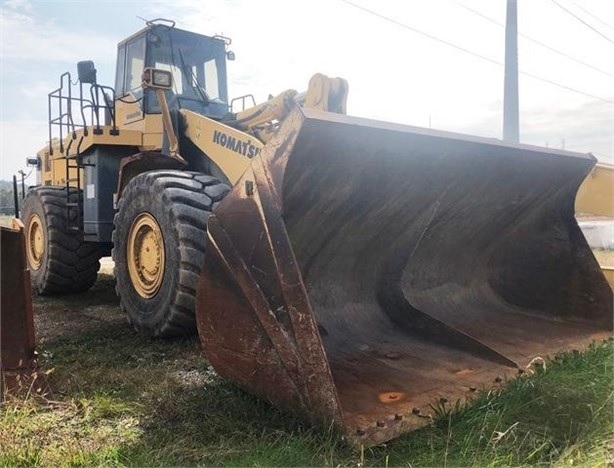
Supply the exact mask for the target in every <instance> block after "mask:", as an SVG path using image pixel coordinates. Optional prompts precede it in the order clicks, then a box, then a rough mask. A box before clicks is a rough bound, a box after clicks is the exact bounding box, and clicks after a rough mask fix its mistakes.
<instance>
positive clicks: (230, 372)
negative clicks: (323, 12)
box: [22, 20, 612, 444]
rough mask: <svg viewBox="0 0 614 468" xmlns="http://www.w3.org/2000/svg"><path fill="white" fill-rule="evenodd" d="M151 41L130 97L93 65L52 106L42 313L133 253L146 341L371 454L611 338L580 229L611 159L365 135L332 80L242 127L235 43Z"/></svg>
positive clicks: (30, 240)
mask: <svg viewBox="0 0 614 468" xmlns="http://www.w3.org/2000/svg"><path fill="white" fill-rule="evenodd" d="M174 26H175V25H174V23H173V22H169V21H166V20H154V21H151V22H148V23H147V27H146V28H144V29H143V30H142V31H139V32H138V33H136V34H134V35H133V36H131V37H130V38H128V39H126V40H125V41H123V42H121V43H120V44H119V46H118V55H117V74H116V82H115V87H114V88H110V87H105V86H101V85H99V84H98V83H97V82H96V70H95V67H94V65H93V63H92V62H87V61H86V62H80V63H79V64H78V71H79V80H78V85H77V88H78V89H73V88H74V87H73V86H71V84H70V83H71V79H72V78H71V76H70V75H69V74H65V75H63V76H62V78H61V83H60V87H59V88H58V89H57V90H55V91H53V92H52V93H50V94H49V105H50V115H49V121H50V131H49V145H48V146H46V147H45V148H43V149H42V150H41V151H40V152H39V153H38V155H37V158H36V159H34V160H32V161H31V163H32V164H35V165H36V166H37V167H38V183H39V185H38V186H37V187H35V188H33V189H32V190H30V192H29V194H28V196H27V199H26V200H25V203H24V208H23V213H22V218H23V220H24V223H25V226H26V227H25V232H26V236H27V238H26V241H27V242H26V245H27V259H28V264H29V267H30V270H31V275H32V279H33V282H34V286H35V288H36V289H37V290H38V292H39V293H41V294H55V293H64V292H71V291H83V290H86V289H87V288H88V287H90V286H91V285H92V283H93V282H94V281H95V278H96V271H97V268H98V259H99V258H100V256H102V255H108V254H109V253H112V256H113V259H114V261H115V277H116V282H117V286H116V289H117V293H118V295H119V298H120V303H121V306H122V308H123V309H124V310H125V311H126V314H127V316H128V318H129V320H130V322H131V323H132V324H133V326H134V327H135V328H136V329H137V330H138V331H139V332H142V333H145V334H148V335H152V336H169V335H177V334H183V333H187V332H189V331H190V330H192V329H193V328H194V326H195V324H196V326H197V328H198V333H199V335H200V338H201V342H202V345H203V348H204V350H205V352H206V354H207V357H208V359H209V361H210V362H211V364H212V365H213V366H214V367H215V369H216V370H217V371H218V372H219V374H220V375H221V376H222V377H224V378H225V379H228V380H229V381H232V382H234V383H236V384H237V385H239V386H241V387H243V388H245V389H247V390H248V391H250V392H252V393H254V394H256V395H259V396H260V397H262V398H264V399H267V400H269V401H271V402H273V403H274V404H276V405H279V406H282V407H287V408H291V409H294V410H295V411H298V412H301V413H303V414H305V415H306V416H307V417H309V418H311V419H313V420H315V421H319V422H323V423H326V424H331V423H332V424H333V425H334V426H335V427H337V428H339V429H341V430H342V431H343V433H344V434H345V435H346V436H347V437H348V439H349V440H351V441H352V442H355V443H357V444H376V443H380V442H383V441H386V440H389V439H391V438H393V437H395V436H397V435H398V434H400V433H402V432H404V431H407V430H411V429H414V428H417V427H420V426H422V425H424V424H426V423H428V422H429V420H430V417H431V413H432V411H431V409H430V408H431V406H430V405H433V404H434V403H436V402H438V401H439V402H440V404H448V403H446V402H450V404H451V403H452V402H454V401H455V400H458V399H461V400H462V399H465V398H468V397H469V396H470V395H471V392H472V391H474V390H476V389H477V388H480V387H483V386H489V385H491V384H492V382H494V381H496V380H499V379H502V378H504V377H505V376H506V375H513V374H516V373H518V372H519V371H522V370H523V369H524V368H525V366H527V364H528V363H529V362H530V361H531V360H532V359H534V358H536V357H545V356H547V355H549V354H552V353H554V352H557V351H559V350H562V349H568V348H570V347H575V346H581V345H583V344H586V343H588V342H590V340H592V339H598V338H603V337H606V336H608V335H609V334H610V333H611V330H612V291H611V289H610V288H609V287H608V284H607V283H606V281H605V279H604V277H603V275H602V273H601V271H600V269H599V265H598V264H597V262H596V260H595V258H594V257H593V255H592V253H591V251H590V249H589V247H588V245H587V243H586V241H585V239H584V237H583V235H582V233H581V231H580V229H579V228H578V225H577V223H576V221H575V219H574V198H575V195H576V191H577V189H578V187H579V186H580V184H581V183H582V181H583V179H584V178H585V176H586V175H587V174H588V173H589V172H590V171H591V169H592V167H593V166H594V165H595V159H594V158H593V157H592V156H590V155H584V154H577V153H571V152H566V151H555V150H552V149H545V148H537V147H529V146H523V145H508V144H503V143H502V142H500V141H497V140H494V139H483V138H477V137H471V136H466V135H459V134H453V133H447V132H440V131H434V130H426V129H422V128H415V127H409V126H404V125H398V124H391V123H385V122H378V121H370V120H365V119H359V118H352V117H348V116H346V115H344V114H345V104H346V97H347V91H348V88H347V83H346V82H345V80H342V79H338V78H337V79H330V78H327V77H325V76H324V75H319V74H317V75H314V76H313V77H312V79H311V80H310V82H309V85H308V87H307V91H306V92H305V93H297V92H296V91H293V90H289V91H285V92H283V93H281V94H280V95H278V96H277V97H275V98H272V99H270V100H269V101H267V102H265V103H263V104H260V105H258V106H253V107H251V108H242V109H240V110H238V109H233V104H234V105H240V104H245V103H246V102H248V101H249V100H250V98H249V97H242V98H239V99H235V100H233V101H229V99H228V91H227V80H226V60H227V59H231V58H234V57H233V54H232V53H231V52H230V51H228V50H227V47H228V45H229V44H230V40H229V39H227V38H225V37H220V36H214V37H207V36H202V35H199V34H194V33H191V32H187V31H183V30H180V29H178V28H176V27H174Z"/></svg>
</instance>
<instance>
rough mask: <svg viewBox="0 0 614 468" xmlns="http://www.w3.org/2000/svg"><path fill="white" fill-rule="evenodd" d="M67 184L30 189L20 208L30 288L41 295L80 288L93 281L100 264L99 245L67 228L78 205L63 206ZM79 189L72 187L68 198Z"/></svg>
mask: <svg viewBox="0 0 614 468" xmlns="http://www.w3.org/2000/svg"><path fill="white" fill-rule="evenodd" d="M66 195H67V194H66V187H57V186H45V187H36V188H34V189H31V190H30V191H29V192H28V195H27V196H26V198H25V200H24V202H23V207H22V210H21V218H22V220H23V222H24V224H25V232H26V252H27V259H28V267H29V269H30V277H31V278H32V286H33V288H34V289H35V290H36V291H37V292H38V293H39V294H41V295H48V294H66V293H76V292H82V291H86V290H87V289H89V288H90V287H91V286H92V285H93V284H94V283H95V282H96V277H97V274H98V269H99V268H100V262H99V260H100V256H101V252H100V249H99V248H98V246H97V245H96V244H94V243H91V242H84V241H83V234H82V232H80V231H71V230H69V229H68V221H69V220H70V222H71V223H75V222H76V221H77V216H78V213H77V211H76V210H77V208H76V207H70V208H69V210H68V211H67V209H66V202H67V196H66ZM79 197H82V193H81V192H80V191H78V190H77V189H74V188H71V189H70V191H69V193H68V201H69V202H71V203H76V202H77V201H78V200H79Z"/></svg>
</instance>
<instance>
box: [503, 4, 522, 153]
mask: <svg viewBox="0 0 614 468" xmlns="http://www.w3.org/2000/svg"><path fill="white" fill-rule="evenodd" d="M518 115H519V111H518V3H517V0H507V15H506V21H505V77H504V85H503V141H508V142H510V143H518V142H519V141H520V130H519V117H518Z"/></svg>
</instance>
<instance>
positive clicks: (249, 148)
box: [213, 130, 260, 158]
mask: <svg viewBox="0 0 614 468" xmlns="http://www.w3.org/2000/svg"><path fill="white" fill-rule="evenodd" d="M213 143H215V144H216V145H220V146H222V147H224V148H228V149H229V150H232V151H234V152H235V153H239V154H241V155H243V156H247V157H248V158H253V157H254V156H256V155H257V154H258V153H260V148H258V147H257V146H255V145H253V144H252V140H247V141H244V140H241V139H239V138H236V137H233V136H230V135H226V134H225V133H224V132H220V131H218V130H214V131H213Z"/></svg>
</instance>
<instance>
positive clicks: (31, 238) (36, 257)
mask: <svg viewBox="0 0 614 468" xmlns="http://www.w3.org/2000/svg"><path fill="white" fill-rule="evenodd" d="M27 226H28V228H27V232H26V236H27V237H26V241H27V245H26V255H27V257H28V264H29V265H30V268H32V269H33V270H38V269H39V268H40V267H41V265H42V263H43V257H44V256H45V229H44V228H43V222H42V221H41V219H40V217H39V216H38V215H37V214H33V215H31V216H30V219H28V224H27Z"/></svg>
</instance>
